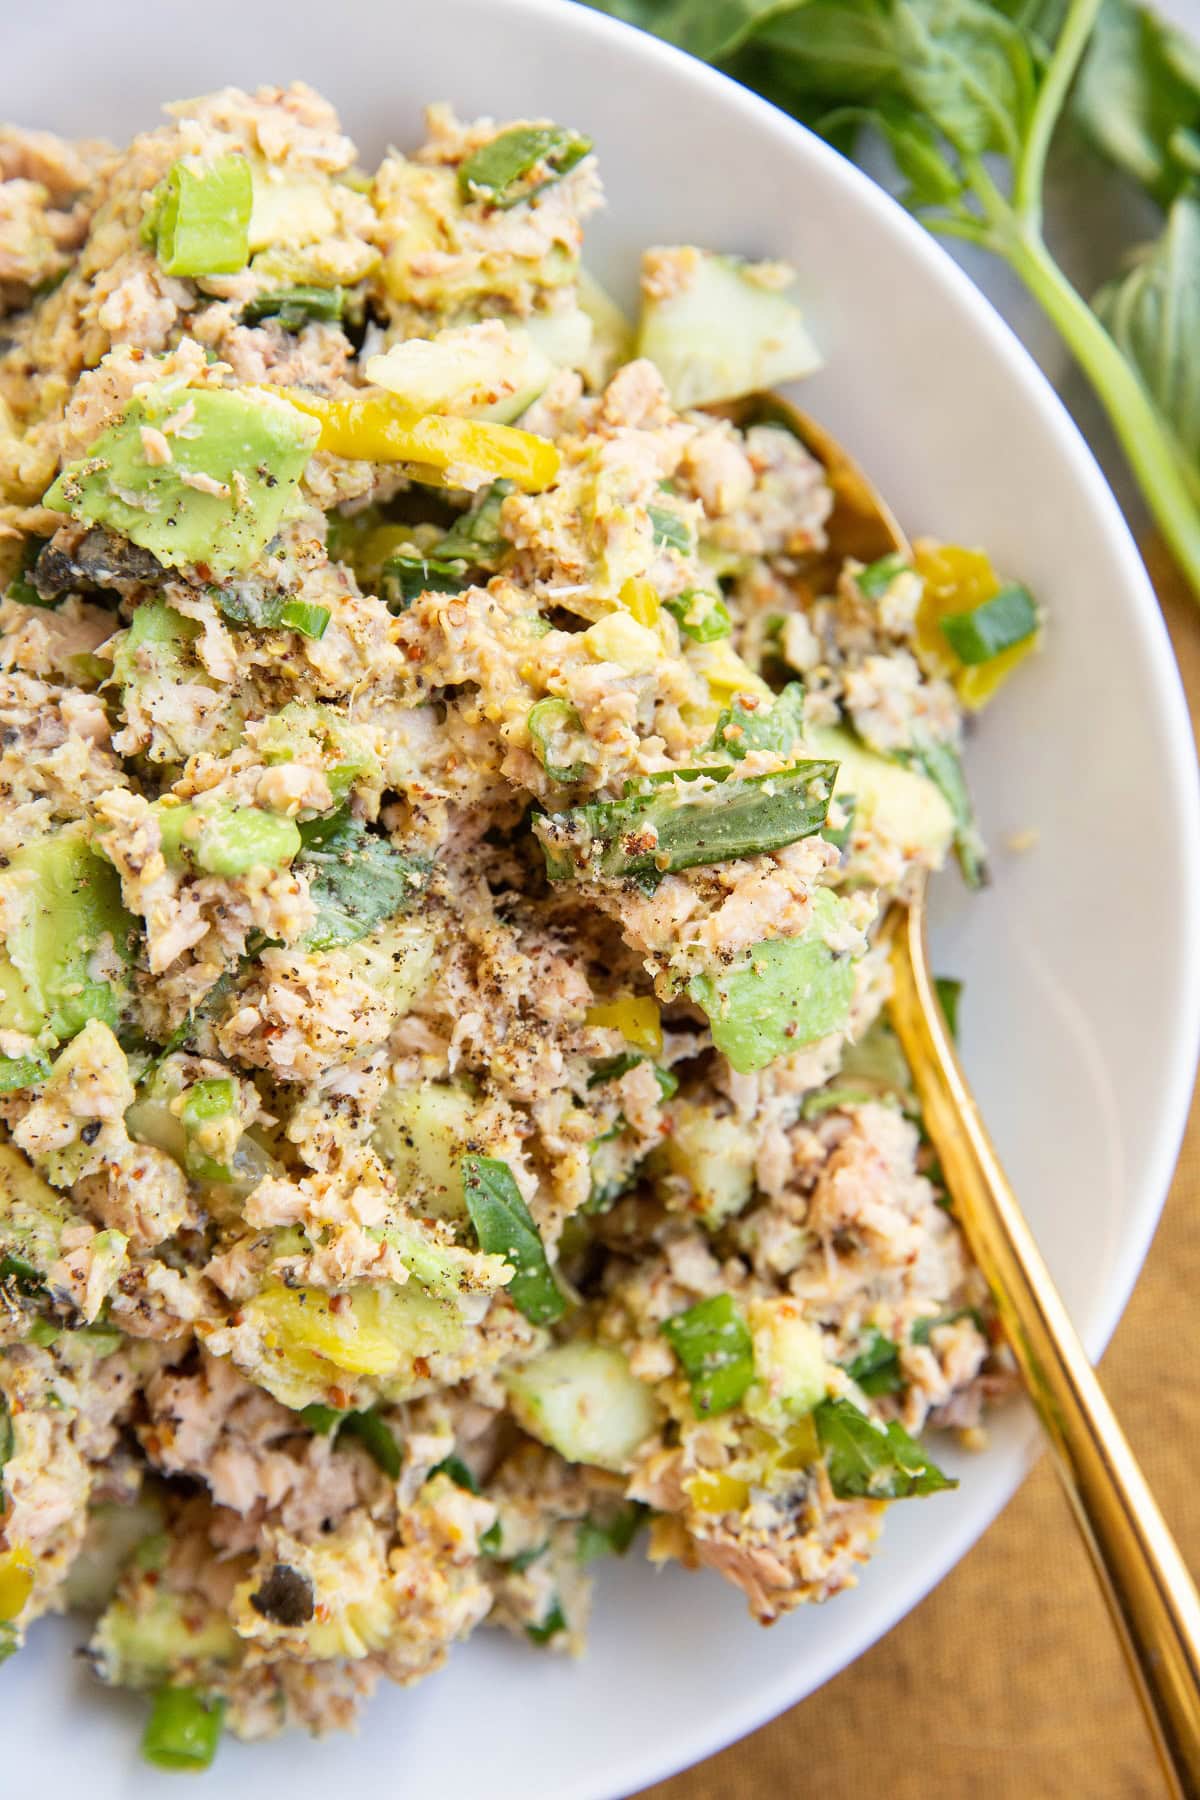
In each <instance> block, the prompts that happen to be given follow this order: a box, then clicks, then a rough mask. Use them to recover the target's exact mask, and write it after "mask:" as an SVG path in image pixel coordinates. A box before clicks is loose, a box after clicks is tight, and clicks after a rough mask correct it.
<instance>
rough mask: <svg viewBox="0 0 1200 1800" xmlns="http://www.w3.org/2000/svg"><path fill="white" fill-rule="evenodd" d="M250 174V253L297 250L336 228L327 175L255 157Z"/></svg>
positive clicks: (335, 217) (335, 210)
mask: <svg viewBox="0 0 1200 1800" xmlns="http://www.w3.org/2000/svg"><path fill="white" fill-rule="evenodd" d="M250 173H251V185H252V189H253V195H254V203H253V206H252V208H251V212H250V224H249V248H250V254H251V255H252V256H254V255H257V253H258V252H259V251H260V250H270V249H279V250H284V251H286V250H289V249H299V248H300V247H302V246H303V245H305V244H314V243H316V242H317V241H318V240H319V239H320V238H324V237H331V236H332V235H333V234H334V233H335V232H336V231H337V229H338V216H337V209H336V207H335V206H334V202H333V189H332V185H331V183H330V181H329V178H328V176H326V175H308V174H302V173H300V172H299V171H298V170H295V169H282V168H280V167H279V166H278V165H277V164H275V163H264V162H261V161H258V160H255V161H254V162H253V163H252V164H251V168H250Z"/></svg>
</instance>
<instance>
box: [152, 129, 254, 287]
mask: <svg viewBox="0 0 1200 1800" xmlns="http://www.w3.org/2000/svg"><path fill="white" fill-rule="evenodd" d="M253 205H254V194H253V187H252V183H251V179H250V164H249V163H248V162H247V160H246V158H245V157H244V156H219V157H218V158H217V160H216V161H215V162H213V163H210V164H209V165H208V167H207V168H204V167H201V168H195V167H193V166H192V164H191V162H190V161H188V160H185V161H181V162H177V163H174V164H173V165H172V167H171V168H170V170H169V171H168V172H167V175H166V177H165V179H164V180H163V181H162V182H161V183H160V185H159V189H158V200H157V208H156V211H155V212H154V215H153V219H154V240H155V253H156V255H157V257H158V261H159V265H160V267H161V268H162V270H163V273H164V274H166V275H236V274H237V272H238V270H239V269H244V268H245V266H246V263H247V262H248V260H249V256H250V239H249V227H250V213H251V210H252V208H253Z"/></svg>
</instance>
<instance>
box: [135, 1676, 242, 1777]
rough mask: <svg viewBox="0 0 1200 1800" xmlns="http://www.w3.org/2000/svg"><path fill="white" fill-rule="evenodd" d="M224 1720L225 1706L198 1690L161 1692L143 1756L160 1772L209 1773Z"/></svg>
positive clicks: (145, 1740)
mask: <svg viewBox="0 0 1200 1800" xmlns="http://www.w3.org/2000/svg"><path fill="white" fill-rule="evenodd" d="M224 1717H225V1702H224V1701H223V1700H216V1699H213V1698H211V1697H210V1696H208V1695H206V1694H202V1693H201V1692H200V1690H199V1689H198V1688H190V1687H162V1688H159V1690H158V1692H157V1694H156V1695H155V1696H154V1708H153V1710H152V1712H151V1714H150V1718H149V1720H148V1721H147V1724H146V1729H145V1732H144V1733H143V1735H142V1755H143V1756H144V1757H145V1758H146V1761H147V1762H150V1763H153V1764H154V1766H155V1767H156V1768H158V1769H207V1768H208V1766H209V1764H210V1763H211V1762H212V1759H213V1757H214V1756H215V1755H216V1752H217V1740H218V1739H219V1737H220V1735H221V1722H222V1720H223V1719H224Z"/></svg>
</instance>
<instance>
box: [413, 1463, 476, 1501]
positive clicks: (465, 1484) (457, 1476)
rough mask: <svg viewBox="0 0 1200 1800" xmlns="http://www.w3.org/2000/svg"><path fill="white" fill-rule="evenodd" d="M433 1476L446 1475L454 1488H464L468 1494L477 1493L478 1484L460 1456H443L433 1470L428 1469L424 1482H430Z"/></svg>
mask: <svg viewBox="0 0 1200 1800" xmlns="http://www.w3.org/2000/svg"><path fill="white" fill-rule="evenodd" d="M435 1475H448V1476H449V1477H450V1479H451V1481H452V1482H453V1483H454V1485H455V1487H460V1488H465V1489H466V1491H467V1493H468V1494H478V1492H479V1483H478V1482H477V1481H476V1479H475V1477H474V1476H473V1475H472V1473H471V1471H470V1469H468V1467H467V1465H466V1463H465V1462H464V1461H463V1460H462V1458H461V1456H454V1455H450V1456H444V1457H443V1458H442V1460H441V1462H440V1463H438V1464H437V1466H436V1467H435V1468H432V1469H430V1471H429V1473H428V1475H427V1476H426V1477H425V1479H426V1481H432V1480H433V1478H434V1476H435Z"/></svg>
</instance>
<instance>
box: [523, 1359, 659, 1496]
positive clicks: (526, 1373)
mask: <svg viewBox="0 0 1200 1800" xmlns="http://www.w3.org/2000/svg"><path fill="white" fill-rule="evenodd" d="M504 1384H505V1386H506V1387H507V1389H508V1393H509V1398H510V1400H511V1402H512V1409H513V1412H514V1413H515V1415H516V1417H517V1420H518V1421H519V1423H520V1424H521V1425H523V1426H524V1428H525V1430H526V1431H528V1432H529V1433H530V1435H531V1436H532V1437H536V1438H539V1439H540V1440H541V1442H542V1443H543V1444H549V1445H550V1447H551V1449H552V1450H557V1451H558V1454H559V1455H560V1456H562V1457H565V1459H566V1460H567V1462H577V1463H592V1464H594V1465H595V1466H596V1467H597V1468H600V1469H611V1470H613V1471H614V1472H615V1473H617V1474H620V1473H622V1472H623V1471H625V1470H626V1469H628V1468H629V1466H630V1463H631V1462H632V1459H633V1457H634V1455H635V1454H636V1452H637V1450H638V1449H639V1448H640V1447H641V1445H642V1444H644V1443H645V1441H646V1439H647V1438H648V1437H650V1436H651V1434H652V1433H653V1432H654V1430H655V1429H656V1427H657V1424H658V1409H657V1407H656V1405H655V1402H654V1396H653V1395H652V1393H651V1391H650V1389H649V1388H648V1387H646V1386H645V1385H644V1383H643V1382H640V1381H639V1380H638V1379H637V1377H636V1375H634V1374H633V1373H632V1371H631V1370H630V1367H629V1364H628V1362H627V1361H626V1359H625V1357H624V1355H623V1353H622V1352H621V1351H620V1350H618V1349H617V1348H616V1347H615V1345H612V1344H596V1343H591V1342H586V1341H581V1342H579V1343H575V1344H561V1345H559V1346H557V1347H556V1348H555V1349H553V1350H547V1351H545V1352H544V1353H543V1354H542V1355H541V1356H535V1357H534V1358H533V1360H532V1361H531V1362H527V1363H522V1364H521V1366H520V1367H519V1368H516V1369H510V1370H508V1371H506V1373H505V1375H504Z"/></svg>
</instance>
